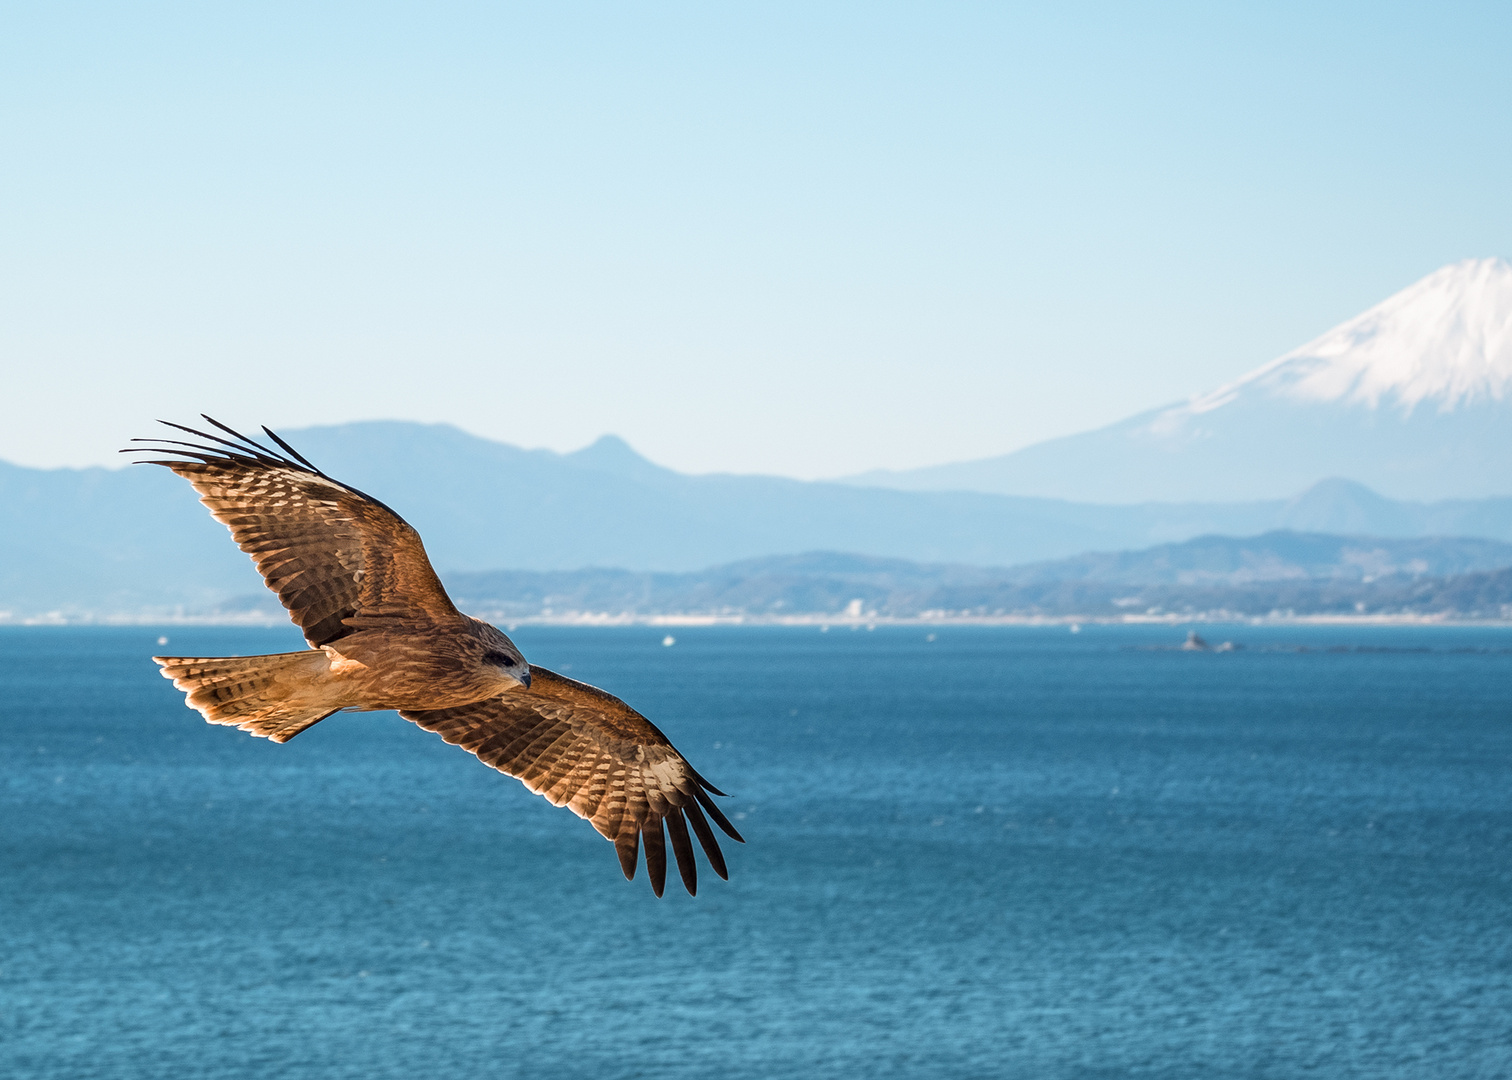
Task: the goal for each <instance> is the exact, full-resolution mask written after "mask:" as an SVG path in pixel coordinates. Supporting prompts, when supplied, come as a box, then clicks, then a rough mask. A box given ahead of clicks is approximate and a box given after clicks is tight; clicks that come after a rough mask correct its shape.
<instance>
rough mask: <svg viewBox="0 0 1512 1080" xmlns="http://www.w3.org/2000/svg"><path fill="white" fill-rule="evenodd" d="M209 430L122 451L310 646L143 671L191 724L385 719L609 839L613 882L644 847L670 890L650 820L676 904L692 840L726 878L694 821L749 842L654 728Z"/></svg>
mask: <svg viewBox="0 0 1512 1080" xmlns="http://www.w3.org/2000/svg"><path fill="white" fill-rule="evenodd" d="M205 420H206V421H208V422H209V423H210V424H212V425H213V426H214V427H215V428H216V429H217V430H219V431H221V432H223V433H224V434H225V435H227V436H229V438H222V437H221V436H220V435H215V434H211V433H208V432H204V431H198V430H196V429H194V428H188V427H184V426H182V425H180V424H168V423H167V421H162V422H163V423H165V424H167V426H168V427H172V428H175V429H177V430H179V431H182V432H187V433H188V434H190V435H192V436H194V437H195V438H196V439H198V440H200V441H198V442H186V441H182V440H177V439H133V440H132V441H133V442H142V443H148V444H149V445H148V446H143V447H131V448H130V450H131V451H149V452H152V453H158V454H167V455H172V456H171V457H170V458H169V459H166V460H151V461H147V462H144V463H145V464H151V465H163V466H165V467H167V468H169V469H172V470H173V471H174V472H175V473H177V474H178V475H179V476H182V477H183V478H184V479H185V480H188V481H189V483H190V484H192V485H194V490H195V491H197V492H199V496H200V501H201V502H202V503H204V504H205V505H206V506H207V507H209V508H210V513H211V514H212V515H213V516H214V517H215V519H216V520H217V521H219V522H221V524H223V525H225V526H227V527H228V528H229V529H230V530H231V536H232V538H233V539H234V540H235V541H236V543H237V546H239V547H240V548H241V549H242V550H243V551H245V552H246V553H247V554H248V555H250V556H252V561H253V562H254V563H256V564H257V569H258V572H259V573H261V574H262V576H263V580H264V581H265V582H266V583H267V586H268V588H270V589H272V590H273V591H274V592H275V593H277V594H278V599H279V600H280V601H281V602H282V603H283V605H284V607H286V608H288V610H289V615H290V616H291V617H292V619H293V620H294V622H295V623H296V624H297V625H298V626H299V628H300V630H302V631H303V632H304V636H305V640H306V641H308V642H309V644H310V648H309V649H307V650H303V651H300V652H292V653H279V654H275V655H272V656H234V657H189V656H154V657H153V660H155V661H156V662H157V663H158V664H159V665H160V666H161V667H162V674H163V675H164V677H166V678H169V679H172V680H173V685H174V686H175V687H177V688H178V689H180V690H182V691H184V693H185V694H186V695H187V703H188V705H189V707H190V708H192V709H196V710H198V711H199V713H200V715H202V716H203V717H204V718H205V719H206V720H208V721H209V722H210V723H212V724H227V725H231V726H235V727H238V728H240V729H241V730H243V731H249V732H251V733H252V734H253V735H257V736H261V737H263V738H267V739H272V740H273V741H274V742H288V741H289V740H290V739H292V738H293V737H294V736H295V735H298V734H299V733H300V732H301V731H304V730H305V729H306V728H308V727H310V726H311V725H313V724H316V723H319V722H320V721H321V720H324V719H325V718H326V717H328V716H330V715H331V714H332V713H336V712H340V711H342V710H343V709H356V710H372V709H397V710H398V711H399V715H400V716H403V717H404V718H405V719H406V720H412V721H414V722H415V723H416V724H419V725H420V726H421V727H423V728H426V729H427V730H429V731H434V732H435V733H436V734H438V735H440V736H441V737H442V738H443V739H445V740H446V741H447V742H449V743H455V744H457V745H458V746H460V747H462V748H463V749H465V750H468V751H470V752H471V753H473V754H476V755H477V756H478V759H479V760H480V761H482V762H483V763H484V764H486V765H491V766H493V767H494V768H495V769H498V770H499V771H500V772H503V773H507V774H508V775H510V776H513V777H515V778H517V779H518V780H520V782H522V783H523V784H524V785H525V786H526V787H527V788H529V789H530V790H531V791H534V792H535V793H537V794H538V795H544V796H545V797H546V798H547V799H548V800H550V801H551V803H552V805H554V806H566V807H568V808H569V809H571V810H572V812H573V813H575V814H577V815H578V816H579V817H582V818H587V819H588V821H589V822H591V823H592V825H593V827H594V828H595V829H597V830H598V831H599V832H600V833H602V834H603V835H604V836H605V837H607V838H608V839H610V840H612V841H614V847H615V850H616V852H617V853H618V855H619V861H620V868H621V869H622V870H623V871H624V873H625V877H627V878H634V877H635V867H636V862H637V860H638V857H639V852H640V847H641V843H642V841H644V843H645V848H646V871H647V875H648V876H649V877H650V878H651V888H652V890H653V891H654V892H655V893H656V895H657V896H661V894H662V889H663V887H664V886H665V884H666V877H667V849H666V840H665V838H664V835H663V833H662V823H663V822H665V823H666V826H667V831H668V832H669V833H670V834H671V836H672V850H673V852H674V853H675V855H676V857H677V869H678V871H679V872H680V873H681V874H682V879H683V884H684V885H685V886H686V887H687V890H688V892H689V893H696V892H697V889H698V867H697V865H696V863H695V862H694V858H693V845H692V842H691V841H690V839H689V835H688V826H689V825H691V826H692V827H693V833H694V834H696V835H697V837H698V840H699V843H700V845H701V846H702V847H703V850H704V854H705V855H706V856H707V857H708V860H709V865H710V866H712V867H713V868H714V872H715V873H716V874H718V875H719V876H720V877H722V878H727V877H728V876H729V875H728V873H727V872H726V869H725V861H724V856H723V855H722V854H721V852H720V850H719V844H718V842H717V841H716V840H715V837H714V832H713V830H712V829H710V828H709V823H708V821H707V819H706V818H705V817H704V812H705V811H707V812H708V815H709V817H711V818H713V819H714V821H715V823H716V824H718V826H719V827H720V829H722V830H723V831H724V832H725V833H726V834H727V835H729V836H730V837H731V838H732V839H734V840H736V841H739V842H740V843H744V842H745V841H744V840H743V838H742V837H741V835H740V834H739V833H738V832H736V831H735V827H734V826H733V825H731V824H730V822H729V820H728V819H727V818H726V817H725V815H724V814H723V813H721V812H720V810H719V807H718V806H716V805H715V804H714V801H713V800H712V799H711V798H710V797H709V795H710V793H712V794H714V795H723V794H724V792H722V791H720V790H718V789H717V788H715V787H714V786H713V785H712V784H710V783H709V782H708V781H707V780H705V779H704V778H703V777H702V776H700V775H698V772H697V770H695V769H694V768H693V766H691V765H689V764H688V762H687V760H686V759H685V758H684V757H683V756H682V755H681V754H679V753H678V752H677V750H676V748H674V747H673V745H672V744H671V742H669V741H668V740H667V737H666V736H665V735H663V734H662V733H661V732H660V731H658V730H657V729H656V727H655V725H653V724H652V723H651V721H649V720H647V719H646V718H645V717H644V716H642V715H641V714H640V713H638V712H636V711H635V710H634V709H632V708H631V707H630V706H628V705H626V704H625V703H624V702H623V701H621V700H620V699H619V698H617V697H614V696H613V695H612V694H606V693H605V692H604V691H602V690H599V689H598V688H596V687H593V686H589V685H587V684H586V683H580V682H577V681H576V680H573V679H569V678H567V677H566V676H563V675H558V674H556V673H555V672H553V671H548V670H547V669H545V668H543V667H536V666H534V665H531V664H528V663H527V662H526V660H525V657H524V656H523V655H522V654H521V653H520V650H519V649H518V648H516V647H515V644H514V642H512V641H510V640H509V638H508V637H506V636H505V635H504V634H503V633H502V632H500V631H499V630H497V629H496V628H494V627H492V626H490V625H488V624H487V623H485V622H483V621H481V620H479V619H475V618H473V617H472V616H470V615H464V614H462V612H460V611H458V610H457V608H456V607H455V605H453V604H452V602H451V599H450V597H448V596H447V595H446V590H445V589H444V588H442V586H441V581H440V579H439V578H438V577H437V576H436V572H435V571H434V570H433V569H432V568H431V564H430V560H429V559H427V558H426V556H425V548H424V547H423V546H422V545H421V543H420V534H419V533H417V532H416V531H415V530H414V529H413V528H412V527H410V525H409V524H408V523H407V522H406V521H405V520H404V519H403V518H401V517H400V516H399V515H398V514H396V513H395V512H394V511H393V510H391V509H389V508H388V507H387V506H385V505H384V504H383V503H381V502H379V501H378V500H377V499H375V498H373V497H372V496H370V495H365V494H363V493H362V492H360V491H358V490H357V489H356V488H353V487H349V486H348V485H346V484H343V483H341V482H340V481H339V480H333V479H332V478H331V477H329V476H327V475H326V474H325V473H323V472H321V471H320V470H319V469H317V468H316V467H315V466H314V465H312V464H311V463H310V462H309V460H308V459H306V458H305V457H304V456H303V455H301V454H300V453H299V452H298V451H297V450H295V449H294V448H293V447H292V446H290V445H289V444H288V443H287V442H285V441H284V440H283V439H281V438H279V437H278V436H277V435H275V434H274V433H273V432H272V431H270V430H269V429H268V428H266V427H265V428H263V431H264V432H265V433H266V434H267V436H268V438H269V439H270V440H272V442H273V443H274V444H276V445H277V447H278V450H274V449H272V448H270V447H268V446H264V445H263V444H262V443H260V442H257V441H254V440H253V439H249V438H247V437H246V436H245V435H242V434H240V433H238V432H236V431H233V430H232V429H231V428H228V427H226V426H225V425H224V424H222V423H220V422H218V421H216V420H212V419H211V418H210V417H208V416H206V417H205ZM279 450H281V451H283V453H279V452H278V451H279ZM286 455H287V456H286Z"/></svg>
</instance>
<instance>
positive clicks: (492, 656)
mask: <svg viewBox="0 0 1512 1080" xmlns="http://www.w3.org/2000/svg"><path fill="white" fill-rule="evenodd" d="M483 662H484V663H485V664H498V665H499V666H500V667H514V666H515V658H514V657H512V656H510V655H509V654H508V653H501V652H486V653H484V654H483Z"/></svg>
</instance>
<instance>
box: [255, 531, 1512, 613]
mask: <svg viewBox="0 0 1512 1080" xmlns="http://www.w3.org/2000/svg"><path fill="white" fill-rule="evenodd" d="M1506 567H1512V544H1504V543H1497V542H1492V541H1479V540H1408V541H1390V540H1380V539H1371V538H1361V537H1337V536H1322V535H1317V534H1298V533H1291V532H1273V533H1269V534H1267V535H1265V536H1261V537H1253V538H1250V539H1235V538H1232V537H1202V538H1199V539H1196V540H1192V541H1189V542H1187V543H1184V544H1166V545H1160V546H1158V547H1155V548H1151V549H1148V550H1145V551H1138V552H1120V553H1116V554H1107V555H1090V556H1082V557H1079V558H1075V559H1066V560H1060V561H1057V562H1049V563H1041V564H1038V565H1034V566H1025V567H1010V568H990V567H972V566H952V565H940V564H934V565H927V564H921V563H914V562H909V561H907V560H902V559H879V558H869V557H865V556H857V555H842V554H837V553H834V552H811V553H809V554H806V555H793V556H782V557H776V558H765V559H749V560H744V561H741V562H737V563H732V564H730V565H727V566H719V567H714V568H712V569H709V570H703V571H698V572H693V573H676V574H667V573H635V572H632V571H628V570H579V571H548V572H539V571H520V570H513V571H493V572H484V573H453V574H450V575H448V576H447V586H448V588H449V589H450V590H451V592H452V594H453V596H454V597H455V599H456V600H457V602H458V603H459V604H460V605H462V606H463V607H464V608H465V609H467V610H469V611H473V612H476V613H479V614H485V613H486V614H487V615H489V616H491V617H494V618H496V619H503V620H509V619H523V618H532V617H538V616H553V617H564V616H573V615H579V616H580V615H589V614H592V615H610V616H651V615H670V614H677V615H689V614H696V615H716V616H735V615H740V616H754V617H764V618H770V617H783V616H801V615H824V616H830V617H836V618H838V617H842V616H845V615H847V614H848V615H849V616H851V617H858V618H864V617H875V616H882V617H915V616H919V615H924V614H928V613H934V614H947V613H948V614H952V615H1014V614H1019V615H1084V616H1088V617H1094V616H1117V615H1124V614H1160V613H1166V612H1187V613H1212V612H1218V611H1224V612H1228V613H1230V614H1236V615H1264V614H1268V613H1271V612H1274V611H1292V612H1295V613H1301V614H1311V613H1319V612H1343V613H1350V614H1357V613H1361V612H1370V613H1382V612H1390V613H1398V612H1401V611H1408V610H1410V611H1453V612H1464V613H1469V614H1476V615H1486V614H1487V613H1490V615H1491V617H1502V615H1501V614H1500V613H1501V611H1502V605H1512V571H1509V570H1505V569H1504V568H1506ZM251 599H252V602H253V603H254V604H257V605H258V606H259V607H260V609H261V610H265V611H267V612H269V613H270V614H272V613H273V612H274V606H273V604H272V603H271V602H270V600H265V599H262V598H257V597H254V598H251Z"/></svg>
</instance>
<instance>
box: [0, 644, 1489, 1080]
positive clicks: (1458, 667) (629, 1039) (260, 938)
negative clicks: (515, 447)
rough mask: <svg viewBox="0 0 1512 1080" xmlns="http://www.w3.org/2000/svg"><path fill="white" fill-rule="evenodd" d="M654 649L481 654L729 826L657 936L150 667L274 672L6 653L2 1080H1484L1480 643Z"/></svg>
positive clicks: (579, 888)
mask: <svg viewBox="0 0 1512 1080" xmlns="http://www.w3.org/2000/svg"><path fill="white" fill-rule="evenodd" d="M665 632H666V631H664V630H661V629H655V630H653V629H646V628H638V629H628V628H622V629H564V628H532V627H523V628H521V629H520V630H519V631H518V633H517V634H516V635H515V636H516V640H517V641H519V643H520V644H521V645H522V647H523V648H524V649H525V651H526V654H527V656H529V657H530V658H531V659H532V660H533V661H535V662H538V663H542V664H545V665H546V666H549V667H555V668H557V669H559V670H564V671H566V672H568V673H569V674H571V675H573V676H575V677H578V678H582V679H585V680H588V681H590V682H595V683H598V684H600V685H603V686H605V687H607V688H609V689H611V690H613V691H614V692H616V693H618V694H620V695H621V696H623V697H625V698H627V699H628V700H630V701H631V702H632V703H633V704H635V705H637V706H638V707H639V708H640V709H641V710H642V711H643V712H645V713H647V714H648V715H649V716H651V717H652V718H653V719H654V720H655V721H656V722H657V723H658V724H659V725H660V726H661V727H662V728H663V729H664V730H665V731H666V732H667V733H668V734H669V736H670V737H671V738H672V739H673V741H674V742H676V743H677V745H678V746H679V748H680V749H681V750H682V751H683V752H684V753H685V754H686V755H687V756H688V757H689V758H690V759H691V760H692V761H693V763H694V764H695V765H696V766H697V767H698V768H699V769H700V770H701V771H702V772H703V773H704V774H705V775H707V776H708V777H709V778H710V780H711V781H712V782H713V783H715V784H717V785H719V786H720V787H722V788H724V789H725V790H727V791H729V792H731V794H732V796H733V797H732V798H730V799H728V800H725V806H726V809H727V811H728V812H729V813H730V814H731V816H732V817H735V818H737V819H738V824H739V826H740V827H741V828H742V830H743V831H744V832H745V834H746V837H747V839H748V841H749V843H748V844H746V845H745V846H743V847H742V846H740V845H736V844H733V843H727V844H726V845H725V847H726V852H727V855H728V857H729V861H730V867H731V880H730V881H729V882H722V881H720V880H718V879H717V878H715V877H714V875H713V874H712V873H711V872H708V871H707V870H705V872H704V873H703V874H702V876H701V885H702V888H701V894H700V895H699V896H698V897H697V898H689V897H687V896H686V895H683V894H682V893H681V892H680V891H679V888H678V885H677V882H676V878H675V875H673V876H672V879H671V880H669V882H668V891H667V897H666V898H665V899H663V900H657V899H655V898H654V897H653V896H652V895H651V891H650V888H649V886H648V885H647V884H646V881H645V878H644V870H642V873H641V875H640V876H638V877H637V880H636V881H635V882H633V883H627V882H625V881H624V880H623V879H622V877H621V876H620V872H619V869H618V866H617V863H616V861H615V858H614V853H613V848H612V846H611V845H610V844H608V843H607V842H605V841H603V840H601V839H600V838H599V837H598V836H597V835H596V834H595V833H593V832H592V830H591V829H590V828H589V827H588V826H587V825H586V823H584V822H581V821H579V820H578V819H577V818H575V817H573V816H572V815H570V814H569V813H567V812H566V811H563V810H556V809H553V808H552V807H550V806H549V805H547V804H546V803H545V801H544V800H541V799H539V798H536V797H534V796H531V795H529V794H528V793H527V792H526V791H525V790H524V789H523V788H522V787H521V786H520V785H519V784H518V783H516V782H515V781H513V780H510V779H508V778H506V777H503V776H500V775H499V774H497V773H494V772H493V771H492V770H489V769H487V768H484V767H482V766H481V765H479V764H478V763H477V762H476V761H475V760H474V759H472V758H471V757H470V756H468V755H467V754H465V753H463V752H461V751H459V750H457V749H456V748H454V747H450V746H447V745H445V744H444V743H442V742H441V741H440V740H439V739H437V738H436V737H435V736H433V735H430V734H428V733H426V732H423V731H420V730H419V729H417V728H414V727H412V726H411V725H408V724H406V723H404V722H403V721H401V720H399V719H398V718H397V717H395V716H393V715H342V716H337V717H333V718H332V719H330V720H328V721H326V722H324V723H322V724H320V725H319V726H318V727H316V728H314V729H312V730H310V731H309V732H307V733H306V734H304V735H301V736H300V737H299V738H297V739H295V740H294V741H293V742H291V743H289V744H288V745H285V746H276V745H273V744H270V743H267V742H264V741H262V740H256V739H252V738H250V737H248V736H246V735H244V734H242V733H240V732H236V731H234V730H228V729H222V728H213V727H210V726H208V725H205V724H204V723H202V722H201V721H200V720H199V719H198V717H197V716H196V715H195V714H193V713H191V712H189V711H188V710H187V709H185V708H184V706H183V705H182V703H181V699H180V697H179V695H178V694H176V693H175V692H174V691H173V689H172V687H171V686H170V685H169V684H168V683H167V682H166V681H164V680H162V679H160V678H159V677H158V676H157V675H156V669H155V668H154V667H153V666H152V664H151V663H150V662H149V660H148V659H147V658H148V656H149V655H150V654H151V653H153V652H156V651H165V652H169V653H181V654H230V653H255V652H266V651H275V650H280V649H287V648H294V647H298V644H299V642H298V638H297V637H296V636H295V635H294V634H293V632H292V631H284V630H279V631H271V630H244V629H237V630H231V629H214V628H184V627H175V628H171V629H166V630H158V629H154V628H147V629H139V628H132V629H98V628H91V629H69V628H8V629H0V1076H4V1077H18V1078H20V1077H26V1078H31V1077H36V1078H43V1077H46V1078H53V1077H56V1078H69V1080H79V1078H89V1077H102V1078H111V1080H134V1078H144V1080H145V1078H153V1080H160V1078H163V1077H175V1078H178V1077H190V1078H207V1080H208V1078H216V1080H219V1078H225V1080H231V1078H238V1080H240V1078H266V1077H278V1078H296V1080H297V1078H338V1077H339V1078H347V1077H350V1078H362V1080H375V1078H389V1077H393V1078H401V1077H402V1078H417V1077H423V1078H427V1080H431V1078H434V1080H449V1078H469V1080H471V1078H483V1077H531V1078H556V1077H561V1078H569V1077H583V1076H590V1075H591V1076H596V1077H611V1078H612V1077H634V1076H644V1077H717V1078H720V1080H735V1078H744V1077H751V1078H758V1077H759V1078H772V1077H856V1078H873V1077H1025V1078H1034V1080H1044V1078H1051V1080H1054V1078H1062V1077H1065V1078H1070V1077H1077V1078H1090V1077H1143V1076H1148V1077H1161V1078H1170V1077H1176V1078H1180V1077H1193V1078H1197V1077H1201V1078H1219V1077H1246V1078H1248V1077H1254V1078H1262V1077H1264V1078H1270V1077H1275V1078H1292V1077H1308V1076H1317V1077H1506V1076H1509V1075H1512V944H1509V942H1512V919H1509V916H1512V905H1509V902H1512V843H1509V842H1512V652H1509V651H1508V650H1512V631H1507V630H1499V629H1445V628H1429V629H1369V628H1366V629H1357V628H1310V629H1296V628H1264V629H1257V628H1250V627H1231V628H1219V629H1216V630H1215V629H1214V628H1206V629H1204V633H1205V634H1206V635H1207V636H1209V637H1210V638H1213V639H1215V640H1217V639H1222V638H1225V637H1229V638H1233V639H1235V640H1237V641H1239V642H1241V643H1243V644H1245V645H1246V646H1248V647H1247V648H1246V649H1244V650H1242V651H1238V652H1233V653H1225V654H1189V653H1182V652H1176V651H1166V650H1154V649H1149V648H1146V647H1147V646H1155V645H1173V644H1177V643H1179V642H1180V640H1181V638H1182V637H1183V636H1184V632H1183V631H1182V630H1180V629H1172V628H1169V627H1144V628H1124V627H1120V628H1108V627H1096V626H1089V627H1087V628H1086V629H1085V631H1084V632H1082V633H1080V634H1075V635H1073V634H1071V633H1068V632H1067V630H1066V629H1065V628H1034V629H1026V628H953V627H945V628H938V629H935V630H934V631H932V632H933V634H934V635H935V638H934V640H928V637H927V635H928V633H929V631H926V630H924V629H918V628H912V627H910V628H881V629H878V630H876V631H874V632H868V631H865V630H861V631H851V630H847V629H843V628H838V627H837V628H834V629H832V630H831V631H830V632H829V633H820V632H819V630H818V629H817V628H801V629H791V628H704V629H685V628H679V629H676V630H674V631H672V632H673V633H674V634H675V635H676V638H677V641H676V644H675V645H674V646H672V647H670V648H666V647H663V646H662V645H661V643H660V642H661V638H662V636H663V634H664V633H665ZM159 633H164V634H167V635H168V636H169V637H170V638H171V642H170V644H169V645H167V646H162V647H161V649H160V647H159V646H158V645H157V644H156V638H157V636H158V634H159ZM1301 646H1305V647H1306V651H1303V650H1302V649H1301V648H1299V647H1301ZM1331 648H1332V650H1333V651H1330V649H1331ZM1340 650H1347V651H1340Z"/></svg>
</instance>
